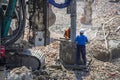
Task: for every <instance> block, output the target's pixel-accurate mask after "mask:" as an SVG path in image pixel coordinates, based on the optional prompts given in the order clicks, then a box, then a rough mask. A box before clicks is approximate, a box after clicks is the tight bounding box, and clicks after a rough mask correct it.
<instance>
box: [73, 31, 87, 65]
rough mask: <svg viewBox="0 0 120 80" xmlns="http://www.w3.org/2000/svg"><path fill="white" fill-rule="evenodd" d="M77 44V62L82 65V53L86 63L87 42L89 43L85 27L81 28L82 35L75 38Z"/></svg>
mask: <svg viewBox="0 0 120 80" xmlns="http://www.w3.org/2000/svg"><path fill="white" fill-rule="evenodd" d="M75 42H76V44H77V55H76V64H77V65H80V54H81V55H82V59H83V64H84V65H86V61H87V60H86V47H85V45H86V43H88V38H87V37H86V36H85V35H84V29H80V35H78V36H77V37H76V38H75Z"/></svg>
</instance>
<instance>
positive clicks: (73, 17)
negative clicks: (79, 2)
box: [70, 0, 77, 42]
mask: <svg viewBox="0 0 120 80" xmlns="http://www.w3.org/2000/svg"><path fill="white" fill-rule="evenodd" d="M70 6H71V30H70V32H71V33H70V39H71V41H72V42H74V40H75V37H76V17H77V14H76V0H72V2H71V4H70Z"/></svg>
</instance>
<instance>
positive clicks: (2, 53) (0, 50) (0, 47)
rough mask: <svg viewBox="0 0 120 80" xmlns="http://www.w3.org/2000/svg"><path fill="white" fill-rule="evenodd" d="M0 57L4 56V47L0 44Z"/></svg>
mask: <svg viewBox="0 0 120 80" xmlns="http://www.w3.org/2000/svg"><path fill="white" fill-rule="evenodd" d="M0 57H2V58H4V57H5V47H4V46H0Z"/></svg>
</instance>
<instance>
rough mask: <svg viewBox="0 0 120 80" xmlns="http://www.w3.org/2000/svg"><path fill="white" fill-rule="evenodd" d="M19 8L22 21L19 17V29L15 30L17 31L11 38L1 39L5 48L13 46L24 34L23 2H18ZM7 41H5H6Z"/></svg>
mask: <svg viewBox="0 0 120 80" xmlns="http://www.w3.org/2000/svg"><path fill="white" fill-rule="evenodd" d="M20 6H21V7H22V8H21V10H22V14H23V15H22V16H23V20H21V15H19V16H20V22H19V26H18V27H19V28H18V29H17V31H15V32H16V33H14V34H13V35H12V36H10V37H8V38H3V40H5V43H4V45H5V47H8V46H9V45H11V44H13V43H14V42H16V41H17V40H18V39H19V38H20V37H21V35H22V34H23V32H24V29H25V0H20ZM6 39H7V40H6Z"/></svg>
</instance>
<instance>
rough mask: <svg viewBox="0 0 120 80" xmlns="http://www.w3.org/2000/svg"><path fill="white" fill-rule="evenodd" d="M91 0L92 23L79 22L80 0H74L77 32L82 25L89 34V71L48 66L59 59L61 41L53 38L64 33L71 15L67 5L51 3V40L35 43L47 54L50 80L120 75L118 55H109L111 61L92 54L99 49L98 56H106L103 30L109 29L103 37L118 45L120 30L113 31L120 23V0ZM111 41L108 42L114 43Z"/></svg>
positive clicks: (105, 79)
mask: <svg viewBox="0 0 120 80" xmlns="http://www.w3.org/2000/svg"><path fill="white" fill-rule="evenodd" d="M94 1H95V2H94V3H93V5H92V8H93V15H92V19H93V20H92V25H84V24H81V23H80V18H81V17H82V14H83V13H84V12H83V11H84V10H83V8H84V5H83V0H77V20H76V22H77V34H78V33H79V29H80V28H81V27H82V28H85V30H86V32H85V34H86V35H87V36H88V37H89V40H90V43H89V44H87V59H89V58H90V57H89V55H91V56H92V57H91V58H92V62H91V64H90V66H89V67H90V68H89V71H86V70H73V69H64V68H62V69H57V68H51V67H50V66H51V65H54V64H56V61H57V60H58V59H59V48H60V46H59V43H60V42H59V41H54V39H59V38H61V37H63V34H64V30H65V29H66V28H67V27H69V24H70V15H69V14H66V9H58V8H55V7H53V11H54V13H55V15H56V16H57V17H56V23H55V24H54V25H53V26H51V27H50V32H51V44H50V45H47V46H41V47H38V48H39V49H40V50H41V51H42V53H44V54H45V56H46V70H48V73H49V75H50V77H51V79H50V80H119V79H120V58H116V59H112V60H111V61H106V62H104V61H101V60H98V59H96V58H94V53H98V54H99V53H102V54H100V55H98V56H101V55H102V57H104V58H105V56H104V54H103V52H106V51H108V49H107V48H106V45H105V38H104V36H105V35H106V33H108V32H109V35H108V36H107V38H106V39H107V40H108V39H109V40H115V42H116V43H117V45H119V43H120V31H117V32H115V31H116V30H117V28H118V26H120V2H119V3H111V2H109V0H94ZM114 17H115V18H114ZM66 20H67V21H66ZM104 33H105V35H104ZM113 43H114V42H113ZM113 43H112V44H109V45H111V46H112V47H113V46H114V45H113ZM114 44H115V43H114ZM115 46H116V44H115ZM118 48H119V47H118ZM35 80H41V79H35Z"/></svg>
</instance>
